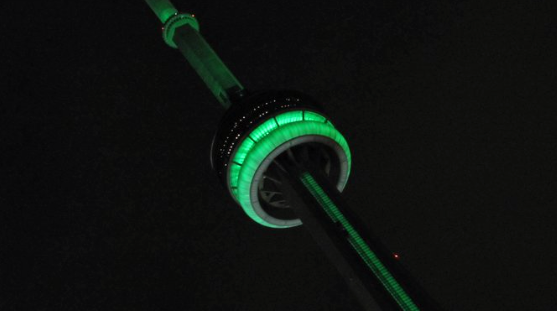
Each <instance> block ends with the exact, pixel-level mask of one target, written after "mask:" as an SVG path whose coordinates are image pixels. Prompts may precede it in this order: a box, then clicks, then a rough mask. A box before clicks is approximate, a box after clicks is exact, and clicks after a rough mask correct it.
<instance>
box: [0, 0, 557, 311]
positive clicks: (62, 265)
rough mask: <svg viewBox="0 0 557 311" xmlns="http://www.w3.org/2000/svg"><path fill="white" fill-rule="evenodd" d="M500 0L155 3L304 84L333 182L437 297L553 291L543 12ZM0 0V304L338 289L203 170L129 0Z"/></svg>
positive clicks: (549, 83) (553, 189) (549, 87)
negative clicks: (342, 180) (341, 139)
mask: <svg viewBox="0 0 557 311" xmlns="http://www.w3.org/2000/svg"><path fill="white" fill-rule="evenodd" d="M493 2H494V1H493ZM499 2H500V3H499V4H490V3H489V2H488V1H483V2H479V3H472V2H469V1H436V2H428V3H421V2H419V1H334V2H332V1H327V2H313V3H310V2H304V1H294V0H286V1H272V2H271V1H258V2H255V1H253V2H252V3H249V2H242V1H216V0H204V1H178V0H176V1H175V5H176V6H177V7H178V8H180V9H183V10H186V11H190V12H192V13H195V14H196V16H197V17H198V19H199V21H200V23H201V30H202V33H203V34H204V36H205V38H206V39H207V41H208V42H209V43H211V44H212V45H213V47H214V48H215V50H216V51H217V52H218V53H219V55H220V56H221V58H222V59H223V60H224V61H225V62H226V63H227V64H228V65H229V67H230V68H231V70H232V71H233V72H234V73H235V74H236V75H237V77H238V78H239V79H240V81H242V82H243V84H244V85H245V86H247V87H248V88H251V89H254V90H265V89H283V88H288V89H297V90H301V91H303V92H306V93H308V94H310V95H312V96H313V97H315V98H317V99H318V100H320V101H322V102H323V103H324V104H325V107H326V109H327V112H328V113H329V114H330V115H331V116H333V117H334V121H335V123H336V124H337V125H338V127H339V128H340V129H341V130H342V131H343V133H344V134H345V136H346V138H347V139H348V141H349V143H350V145H351V148H352V152H353V155H354V163H353V172H352V175H351V180H350V181H349V183H348V186H347V189H346V191H345V194H346V195H345V198H346V200H347V201H348V203H349V204H350V205H351V206H352V207H353V209H354V210H355V211H356V212H357V213H358V214H359V215H360V216H361V218H362V220H363V221H364V222H365V223H366V224H367V225H368V226H369V227H370V228H373V230H374V231H375V233H376V234H377V235H379V236H380V237H381V238H382V240H383V241H384V243H385V244H386V245H387V246H388V247H389V248H390V249H392V250H393V251H396V252H398V253H399V254H400V255H401V260H402V263H403V264H404V265H405V266H406V267H407V268H408V269H409V270H410V271H411V273H412V274H413V275H414V276H415V277H416V278H417V279H418V280H419V282H420V283H421V284H422V285H423V287H424V288H425V289H426V290H427V291H428V292H429V293H430V295H431V296H433V297H434V298H435V299H436V300H437V301H438V302H439V303H440V304H441V305H442V306H444V307H445V308H446V309H447V310H461V311H466V310H478V311H479V310H485V311H492V310H524V309H526V310H536V311H541V310H556V309H557V307H556V306H557V298H556V297H555V293H556V292H557V284H556V282H555V280H556V278H557V264H556V262H557V245H556V242H555V238H556V237H557V229H556V227H557V226H556V225H555V223H556V218H557V217H556V216H557V212H556V208H555V207H556V205H557V201H556V194H557V166H556V159H557V148H556V146H557V140H556V139H557V131H556V130H555V123H556V121H557V114H556V110H557V109H555V108H554V106H555V104H556V103H557V101H556V99H557V91H556V86H557V83H556V82H557V79H556V72H557V66H556V61H555V55H557V49H556V48H555V45H554V42H555V39H556V35H557V27H556V23H555V20H554V19H555V12H556V11H555V8H551V7H549V6H548V5H545V4H541V3H539V2H536V1H533V2H532V1H529V2H527V1H523V4H517V3H514V2H513V4H511V2H509V1H499ZM315 4H319V5H317V6H316V5H315ZM1 11H2V12H3V13H5V14H6V13H7V14H6V15H7V16H6V17H4V18H3V19H2V21H3V22H2V25H3V26H2V41H4V42H2V45H1V53H2V57H1V60H0V65H1V68H2V69H1V71H2V76H3V81H4V82H3V85H2V93H1V94H2V98H3V101H2V104H1V105H0V120H1V125H0V129H1V131H0V142H1V144H2V147H1V148H2V149H1V152H0V154H1V155H0V160H1V162H0V176H1V177H0V182H1V184H2V186H1V187H0V205H1V208H0V217H1V218H0V220H1V223H0V245H1V248H0V251H1V254H0V264H1V267H0V273H1V275H0V287H2V288H3V289H2V290H0V309H1V310H25V309H27V310H215V309H216V310H343V309H344V310H345V309H357V308H358V305H357V304H356V302H355V300H354V299H353V298H352V296H351V294H350V293H349V292H348V290H347V289H346V288H345V286H344V283H343V281H342V279H341V278H340V277H339V276H338V275H337V273H336V271H335V269H334V267H333V266H332V265H330V264H329V263H328V262H327V260H326V259H325V258H324V257H323V255H322V253H321V252H320V250H319V248H318V247H317V246H316V245H315V243H314V242H313V241H312V239H311V237H310V236H309V234H308V233H307V232H306V231H304V229H303V228H301V227H300V228H295V229H290V230H271V229H267V228H264V227H261V226H258V225H256V224H255V223H253V222H252V221H250V220H249V219H248V217H246V216H245V215H244V214H243V212H242V210H241V209H240V208H239V207H237V206H235V204H234V203H233V201H232V199H231V198H230V197H229V196H228V195H227V193H226V192H225V190H224V188H222V187H221V186H220V185H219V183H218V181H217V178H216V176H215V174H214V173H213V172H212V171H211V168H210V165H209V157H208V155H209V147H210V143H211V138H212V135H213V133H214V132H215V130H216V127H217V123H218V121H219V119H220V117H221V116H222V114H223V110H222V108H221V107H220V106H219V105H218V103H217V102H216V100H215V99H213V98H212V97H211V94H210V92H209V91H208V90H207V89H206V88H205V86H204V85H203V84H202V82H201V80H200V79H199V78H198V77H197V76H196V75H195V73H194V72H193V71H192V69H191V68H189V66H188V65H187V64H186V62H185V60H184V59H183V58H182V56H181V55H180V53H178V52H177V51H175V50H172V49H170V48H169V47H167V46H166V45H165V44H164V43H163V41H162V39H161V37H160V32H159V27H160V25H159V23H158V20H157V19H156V17H155V15H154V14H153V13H152V12H151V11H150V9H149V8H148V7H147V5H145V4H144V3H143V2H142V1H140V0H137V1H66V2H65V3H58V2H55V1H42V2H40V3H39V2H31V1H23V2H17V4H13V3H12V4H11V6H8V5H7V4H3V5H2V8H1ZM552 43H553V44H552Z"/></svg>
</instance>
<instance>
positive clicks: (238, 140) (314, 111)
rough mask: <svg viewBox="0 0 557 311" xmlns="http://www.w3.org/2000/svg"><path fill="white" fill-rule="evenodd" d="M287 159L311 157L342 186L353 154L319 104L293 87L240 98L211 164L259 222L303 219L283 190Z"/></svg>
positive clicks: (275, 224)
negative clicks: (282, 166)
mask: <svg viewBox="0 0 557 311" xmlns="http://www.w3.org/2000/svg"><path fill="white" fill-rule="evenodd" d="M281 159H284V160H289V161H294V162H298V163H302V162H305V161H310V162H311V163H314V164H315V165H316V166H317V167H319V168H321V169H322V171H323V172H324V173H325V175H326V176H328V178H329V179H330V181H331V182H332V183H333V184H335V185H336V186H337V188H338V189H339V191H342V190H343V189H344V187H345V185H346V182H347V181H348V177H349V175H350V168H351V154H350V149H349V147H348V143H347V142H346V140H345V139H344V137H343V136H342V134H341V133H340V132H339V131H338V130H337V129H336V128H335V127H334V125H333V124H332V123H331V121H330V120H329V119H328V118H327V117H326V115H325V114H324V113H323V112H322V109H321V107H320V105H319V104H317V103H316V102H315V101H314V100H312V99H311V98H309V97H308V96H306V95H303V94H301V93H298V92H293V91H272V92H265V93H260V94H255V95H252V96H249V97H248V98H246V99H244V100H243V101H241V102H239V103H235V104H234V105H232V107H231V108H230V109H229V110H228V111H227V112H226V114H225V116H224V117H223V119H222V121H221V123H220V125H219V128H218V130H217V133H216V134H215V137H214V138H213V143H212V146H211V166H212V167H213V169H215V171H216V172H217V174H218V175H219V178H220V179H221V181H222V183H223V184H224V185H225V187H226V188H227V189H228V191H229V192H230V194H231V195H232V197H233V198H234V200H235V201H236V202H237V203H238V204H239V205H240V206H241V207H242V208H243V210H244V211H245V212H246V214H247V215H248V216H249V217H250V218H252V219H253V220H254V221H255V222H257V223H259V224H261V225H264V226H267V227H272V228H289V227H293V226H298V225H300V224H301V221H300V219H298V218H297V217H296V215H295V214H294V212H293V209H291V208H290V206H289V205H288V202H286V200H285V197H284V195H283V194H282V192H281V191H280V190H279V187H278V185H279V184H280V183H281V180H280V178H279V174H278V172H277V170H278V169H280V162H281Z"/></svg>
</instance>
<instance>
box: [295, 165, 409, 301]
mask: <svg viewBox="0 0 557 311" xmlns="http://www.w3.org/2000/svg"><path fill="white" fill-rule="evenodd" d="M300 180H301V181H302V183H303V184H304V186H305V187H306V188H307V189H308V191H309V192H310V193H311V194H312V195H313V197H314V198H315V199H316V200H317V201H318V202H319V204H320V205H321V206H322V207H323V209H324V210H325V212H326V213H327V215H328V216H329V217H330V218H331V219H332V220H333V222H338V223H340V225H342V227H343V228H344V229H345V230H346V232H347V233H348V238H347V239H348V242H349V243H350V245H352V247H353V248H354V250H355V251H356V252H357V253H358V255H359V256H360V258H362V260H363V261H364V262H365V263H366V265H367V266H368V267H369V268H370V269H371V271H372V272H373V274H374V275H375V277H376V278H377V279H378V280H379V281H380V282H381V284H383V286H384V287H385V289H386V290H387V291H388V292H389V294H390V295H391V296H392V297H393V299H394V300H395V301H396V303H397V304H398V305H399V306H400V308H401V309H402V310H404V311H419V309H418V307H417V306H416V304H415V303H414V302H413V301H412V299H411V298H410V297H409V296H408V294H407V293H406V292H405V291H404V289H403V288H402V287H401V286H400V284H399V283H398V282H397V281H396V280H395V278H394V277H393V276H392V274H391V273H390V272H389V271H388V270H387V268H386V267H385V266H384V265H383V263H382V262H381V261H380V260H379V258H378V257H377V255H375V253H374V252H373V251H372V250H371V249H370V248H369V246H368V245H367V244H366V243H365V241H364V240H363V239H362V237H361V236H360V234H358V232H357V231H356V230H355V229H354V227H353V226H352V225H351V224H350V222H348V220H347V219H346V217H345V216H344V215H343V214H342V213H341V212H340V210H339V209H338V207H337V206H336V205H335V204H334V203H333V201H332V200H331V199H330V198H329V197H328V196H327V194H326V193H325V191H324V190H323V188H321V186H319V184H318V183H317V181H315V179H314V178H313V177H312V176H311V174H309V173H308V172H304V173H302V175H301V176H300Z"/></svg>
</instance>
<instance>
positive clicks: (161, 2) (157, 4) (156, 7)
mask: <svg viewBox="0 0 557 311" xmlns="http://www.w3.org/2000/svg"><path fill="white" fill-rule="evenodd" d="M145 2H147V4H148V5H149V6H150V7H151V10H153V12H155V14H156V15H157V17H158V18H159V20H160V21H161V23H163V24H164V23H165V22H166V21H167V20H168V18H169V17H170V16H172V15H174V13H178V10H176V8H175V7H174V5H173V4H172V3H171V2H170V1H168V0H145Z"/></svg>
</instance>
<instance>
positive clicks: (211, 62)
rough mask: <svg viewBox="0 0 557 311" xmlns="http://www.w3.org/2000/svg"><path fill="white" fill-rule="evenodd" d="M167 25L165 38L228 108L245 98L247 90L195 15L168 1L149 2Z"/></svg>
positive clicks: (153, 0)
mask: <svg viewBox="0 0 557 311" xmlns="http://www.w3.org/2000/svg"><path fill="white" fill-rule="evenodd" d="M146 2H147V4H149V6H150V7H151V9H152V10H153V12H155V14H156V15H157V17H158V18H159V20H160V21H161V22H162V23H163V24H164V27H163V39H164V41H165V42H166V44H168V45H169V46H171V47H173V48H178V49H179V50H180V52H181V53H182V55H184V57H185V58H186V59H187V60H188V62H189V63H190V64H191V65H192V67H193V68H194V69H195V71H196V72H197V73H198V74H199V76H200V77H201V79H202V80H203V82H205V84H206V85H207V87H208V88H209V90H211V92H212V93H213V95H214V96H215V97H216V98H217V100H218V101H219V102H220V103H221V105H223V106H224V107H225V108H228V107H230V105H231V104H232V101H233V100H234V99H235V98H237V97H241V96H242V95H243V90H244V87H243V86H242V85H241V84H240V82H239V81H238V79H236V77H234V75H233V74H232V72H231V71H230V70H229V69H228V67H226V65H225V64H224V63H223V62H222V60H221V59H220V58H219V57H218V55H217V53H215V51H213V49H212V48H211V46H210V45H209V44H208V43H207V42H206V41H205V39H204V38H203V36H202V35H201V34H200V33H199V23H198V22H197V19H196V18H195V16H194V15H192V14H188V13H179V12H178V10H176V8H175V7H174V5H172V3H170V1H168V0H146Z"/></svg>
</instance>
